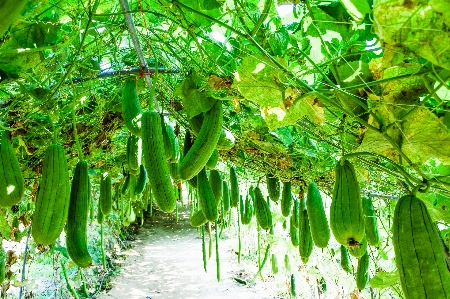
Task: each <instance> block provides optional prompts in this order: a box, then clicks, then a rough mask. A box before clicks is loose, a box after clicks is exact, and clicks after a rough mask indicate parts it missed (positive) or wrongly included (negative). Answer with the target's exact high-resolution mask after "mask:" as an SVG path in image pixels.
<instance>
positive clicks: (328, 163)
mask: <svg viewBox="0 0 450 299" xmlns="http://www.w3.org/2000/svg"><path fill="white" fill-rule="evenodd" d="M122 2H123V3H122ZM122 2H121V6H118V5H111V4H110V3H108V2H102V1H92V2H88V3H87V4H85V5H84V4H75V3H72V2H67V3H59V2H52V1H50V2H49V3H47V4H40V5H33V4H28V5H27V6H26V7H25V9H24V11H23V12H22V19H20V20H19V21H18V22H15V23H14V24H13V25H12V26H11V27H10V31H9V37H10V38H9V39H7V40H4V41H3V42H2V44H1V48H0V71H1V79H0V80H1V85H0V87H1V92H2V107H3V108H2V119H3V120H4V121H5V122H6V124H7V125H8V126H9V127H10V128H11V129H13V130H15V132H14V134H13V135H14V136H15V137H17V138H18V139H19V140H23V141H24V143H23V144H21V146H22V148H23V149H24V153H26V155H24V160H25V161H27V160H29V162H28V163H27V165H29V166H31V168H32V169H34V168H35V167H36V166H37V165H38V164H39V161H40V160H41V158H42V157H43V148H42V146H40V145H42V144H46V143H48V140H50V138H51V134H49V132H50V131H49V130H50V126H49V123H48V120H49V119H52V120H53V122H54V123H55V124H57V126H58V127H60V128H62V130H61V131H62V132H63V134H62V137H63V139H64V140H63V141H64V144H65V145H67V146H68V147H70V146H71V145H72V143H73V141H71V139H72V136H71V133H70V132H71V131H70V129H69V127H70V125H71V122H70V121H67V120H65V119H66V117H67V116H68V115H69V114H70V113H69V110H68V109H67V108H68V105H69V103H71V102H72V101H75V102H76V106H77V122H78V123H79V126H80V128H79V129H80V131H81V136H82V143H83V144H84V147H83V148H84V150H85V151H86V154H88V155H89V154H90V153H91V151H92V150H94V149H104V150H107V151H108V152H110V153H111V151H113V150H114V151H118V152H114V153H113V154H112V155H113V156H123V151H124V146H123V145H120V146H119V145H117V144H114V145H113V146H111V140H113V139H114V138H119V137H118V136H124V135H121V134H122V133H121V132H122V129H123V126H122V125H121V116H120V93H121V87H122V83H121V82H122V79H121V78H122V77H123V76H127V75H131V74H134V75H137V76H138V77H140V76H143V77H144V78H145V80H148V81H147V86H146V85H145V84H141V83H140V85H139V91H140V92H141V100H142V102H143V103H148V102H149V101H152V99H150V98H149V95H150V90H149V88H150V87H151V84H150V81H152V79H151V77H152V76H153V75H154V71H153V70H154V67H158V75H157V77H156V78H155V79H156V81H155V82H154V84H156V88H157V90H158V93H157V95H158V96H157V97H155V99H156V100H157V101H156V103H157V105H160V104H161V105H162V106H163V107H164V110H165V111H167V112H168V113H169V115H170V117H171V118H173V119H174V120H175V121H177V123H178V124H179V125H180V127H181V128H184V129H188V130H189V129H190V128H189V124H188V121H187V115H186V112H185V111H186V110H185V109H183V106H182V105H180V104H181V103H182V101H180V98H178V97H176V96H174V95H173V94H174V92H175V90H176V88H177V86H179V84H180V83H181V82H182V81H183V79H184V78H185V77H186V76H187V75H188V74H189V73H193V72H195V73H197V74H198V75H199V78H201V79H200V80H199V81H198V82H197V84H198V86H197V87H198V88H199V90H200V92H201V93H205V94H208V95H212V96H214V97H218V98H221V100H223V102H224V103H225V105H224V106H225V111H226V112H225V113H226V116H225V121H226V124H225V126H226V127H229V128H230V129H231V131H232V132H233V133H234V135H235V137H236V147H235V148H234V149H233V150H231V151H228V152H223V153H222V156H223V158H224V159H225V160H229V161H233V162H235V163H237V164H239V165H242V166H243V167H252V168H254V170H255V171H259V172H261V173H265V172H268V171H270V170H272V172H274V174H275V175H277V176H279V177H280V178H282V179H284V180H293V181H294V182H298V184H299V186H302V185H304V182H307V181H309V180H311V179H313V178H314V177H318V176H320V177H324V180H325V182H331V181H332V177H333V176H332V175H331V176H330V170H331V169H332V168H333V164H334V161H335V160H336V157H338V156H340V155H342V154H352V155H353V154H354V153H357V152H371V153H373V154H374V155H372V156H368V155H364V156H362V157H361V158H359V157H358V159H359V162H360V163H361V165H362V166H363V167H364V168H367V169H372V167H374V169H376V170H378V171H381V172H384V173H387V174H389V175H393V176H394V177H396V178H398V179H399V180H401V181H404V182H406V183H407V184H409V185H410V186H412V185H415V184H418V183H420V182H422V181H424V180H425V181H427V182H430V183H431V185H432V186H433V187H435V188H437V189H438V190H440V192H444V193H448V192H449V191H448V188H449V184H450V183H449V181H448V179H447V178H446V177H445V176H444V177H440V176H439V175H435V174H431V173H429V171H428V169H429V167H428V166H427V165H428V164H424V163H425V162H427V161H430V159H438V160H439V161H440V163H443V164H444V165H447V164H448V161H449V157H448V153H446V152H445V150H443V151H441V150H439V148H446V146H447V145H448V144H449V142H450V137H449V136H450V133H449V130H448V118H449V117H448V100H447V98H445V96H444V98H442V94H443V92H444V90H445V89H446V88H448V84H447V83H446V82H447V81H448V77H449V75H448V71H447V70H446V69H445V68H446V64H445V63H440V61H443V62H445V59H444V58H445V55H443V56H442V59H441V60H436V61H433V62H432V63H434V64H430V63H425V64H424V63H423V59H424V58H425V59H426V57H428V56H427V55H428V54H423V53H422V52H420V51H416V49H412V48H411V47H410V46H409V45H410V44H411V43H408V46H407V47H405V48H402V47H401V43H402V42H403V41H398V40H395V39H394V40H393V39H389V38H384V37H385V36H388V34H390V33H389V32H390V31H389V32H388V31H386V30H385V31H383V28H388V27H383V26H384V23H383V22H387V20H386V19H383V18H380V17H378V15H380V14H382V13H383V12H384V11H385V10H386V9H389V8H388V7H386V5H387V4H380V5H378V6H377V7H376V8H375V9H374V11H375V17H376V18H375V24H376V26H377V32H375V33H377V34H378V35H376V34H375V33H374V32H372V31H371V30H370V26H371V25H372V24H371V21H370V20H369V19H367V18H365V19H364V18H359V17H357V16H356V15H354V14H352V13H350V14H349V11H348V10H346V7H345V6H343V5H342V4H340V3H339V2H331V3H325V2H324V3H322V2H320V1H319V2H312V1H306V2H304V3H299V4H295V5H293V6H291V7H290V13H289V17H288V18H281V17H280V15H279V13H278V11H277V9H280V7H282V5H283V4H286V3H281V2H278V3H277V2H276V1H271V0H267V1H245V2H242V1H226V2H219V1H199V2H195V3H191V2H190V1H156V0H151V1H131V2H130V4H129V6H127V4H126V1H122ZM421 7H422V6H421V5H419V4H417V7H416V9H421ZM432 8H433V9H436V13H439V12H440V8H439V7H438V6H436V7H435V6H432ZM359 9H362V8H359ZM362 11H363V9H362ZM63 15H64V16H65V18H63V19H61V18H60V16H63ZM383 16H384V15H383ZM424 18H425V19H426V18H427V16H424ZM32 19H34V20H38V21H37V22H35V23H30V22H26V21H30V20H32ZM352 19H353V20H356V21H357V22H360V24H361V25H355V23H352V22H350V20H352ZM417 22H422V21H421V20H417ZM125 24H126V26H124V25H125ZM329 24H335V27H334V28H332V30H331V31H332V32H331V33H328V34H326V33H327V30H328V31H330V27H328V25H329ZM421 24H428V23H426V22H422V23H421ZM430 24H431V23H430ZM439 24H440V23H439V22H438V21H437V22H435V23H432V25H433V26H435V27H436V28H435V29H433V30H437V32H441V31H439V28H438V26H440V25H439ZM386 26H389V25H386ZM424 26H425V25H424ZM427 26H428V25H427ZM433 28H434V27H433ZM404 30H407V28H406V27H405V29H404ZM417 30H420V28H418V29H417ZM380 32H382V33H380ZM417 32H419V31H417ZM333 34H334V35H333ZM439 34H441V33H439ZM417 36H419V35H416V37H417ZM430 38H431V37H430ZM432 38H435V39H436V38H443V39H445V38H447V36H446V35H445V34H441V35H433V36H432ZM374 40H375V41H378V42H381V43H379V44H377V46H376V47H373V49H370V48H367V43H368V42H371V43H372V44H374V45H375V42H374ZM394 46H395V47H397V50H396V52H394V50H393V49H394V48H393V47H394ZM22 48H23V49H25V50H24V51H18V49H22ZM380 49H383V51H382V52H377V51H379V50H380ZM399 49H400V50H399ZM409 51H413V52H409ZM405 55H408V59H407V60H405V59H404V57H405ZM418 55H421V56H418ZM402 58H403V60H402ZM155 63H157V64H155ZM148 72H150V73H151V75H152V76H149V75H146V74H147V73H148ZM71 82H72V83H71ZM17 116H20V118H18V117H17ZM19 119H20V121H19ZM421 119H422V120H425V119H427V120H430V121H427V122H426V123H425V122H424V123H421V122H420V121H418V120H421ZM105 122H108V124H109V125H108V126H105ZM410 122H411V123H412V122H413V123H414V125H409V123H410ZM110 123H113V124H114V125H111V124H110ZM84 130H85V132H83V131H84ZM45 132H47V133H45ZM425 132H429V135H427V134H425ZM180 134H181V135H182V134H183V130H181V131H180ZM431 136H438V138H432V137H431ZM102 137H103V138H104V139H103V140H102ZM46 140H47V141H46ZM120 140H121V139H120ZM105 144H109V146H108V147H105ZM94 152H95V150H94ZM379 155H381V156H379ZM119 165H120V163H116V165H115V166H116V167H119ZM274 169H277V170H276V171H274ZM311 169H314V171H311ZM405 175H406V178H405ZM402 178H403V179H404V180H402ZM327 185H328V186H329V185H330V184H329V183H327Z"/></svg>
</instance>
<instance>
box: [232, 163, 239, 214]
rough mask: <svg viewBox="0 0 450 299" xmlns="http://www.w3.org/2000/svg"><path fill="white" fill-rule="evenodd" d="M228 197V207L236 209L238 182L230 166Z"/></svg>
mask: <svg viewBox="0 0 450 299" xmlns="http://www.w3.org/2000/svg"><path fill="white" fill-rule="evenodd" d="M230 196H231V197H230V206H231V207H232V208H236V207H237V206H238V202H239V182H238V176H237V174H236V168H234V166H230Z"/></svg>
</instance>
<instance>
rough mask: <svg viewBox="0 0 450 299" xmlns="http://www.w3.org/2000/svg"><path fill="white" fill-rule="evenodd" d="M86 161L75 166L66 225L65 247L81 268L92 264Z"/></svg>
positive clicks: (89, 197)
mask: <svg viewBox="0 0 450 299" xmlns="http://www.w3.org/2000/svg"><path fill="white" fill-rule="evenodd" d="M90 194H91V191H90V188H89V176H88V165H87V162H86V161H84V160H82V161H79V162H78V163H77V165H76V167H75V172H74V175H73V179H72V189H71V191H70V204H69V214H68V218H67V226H66V247H67V252H68V253H69V256H70V258H71V259H72V261H73V262H74V263H75V264H76V265H77V266H79V267H81V268H87V267H89V266H90V265H92V258H91V256H90V254H89V251H88V247H87V231H86V228H87V219H88V212H89V206H90V204H91V203H90V201H91V196H90Z"/></svg>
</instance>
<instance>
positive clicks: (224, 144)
mask: <svg viewBox="0 0 450 299" xmlns="http://www.w3.org/2000/svg"><path fill="white" fill-rule="evenodd" d="M203 118H204V114H203V113H200V114H198V115H196V116H194V117H192V118H190V119H189V120H188V121H189V124H190V127H191V129H192V132H193V133H194V135H195V136H197V135H198V133H199V132H200V129H201V128H202V123H203ZM234 143H235V138H234V136H233V133H231V132H230V131H229V130H227V129H225V128H222V130H221V131H220V136H219V140H218V141H217V144H216V149H218V150H225V151H227V150H230V149H232V148H233V147H234Z"/></svg>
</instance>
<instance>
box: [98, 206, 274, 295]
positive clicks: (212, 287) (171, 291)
mask: <svg viewBox="0 0 450 299" xmlns="http://www.w3.org/2000/svg"><path fill="white" fill-rule="evenodd" d="M234 244H235V240H233V239H232V238H230V239H225V240H221V241H220V242H219V246H220V250H219V251H220V253H219V254H220V260H221V264H220V266H221V281H220V282H217V279H216V261H215V250H213V255H212V256H211V258H210V259H209V260H208V267H207V269H208V273H205V271H204V270H203V261H202V251H201V239H200V237H199V234H198V233H197V230H196V229H194V228H192V227H191V226H190V225H189V220H188V211H187V210H184V211H182V212H181V213H180V219H179V222H178V223H175V219H174V216H168V215H165V214H163V213H158V212H156V213H155V214H154V215H153V217H152V218H150V219H147V221H146V223H145V224H144V227H142V228H140V230H139V234H138V235H137V239H136V240H135V241H134V244H133V247H132V248H131V249H130V250H128V251H126V252H124V253H125V254H126V255H127V256H128V257H127V262H126V264H125V265H124V267H123V268H122V269H121V273H120V274H119V275H118V276H116V277H114V278H113V280H112V284H113V288H112V289H111V290H109V291H108V293H107V294H101V295H100V296H98V297H97V298H99V299H113V298H114V299H119V298H120V299H191V298H192V299H198V298H207V299H218V298H245V299H273V298H281V297H277V296H276V286H275V285H274V284H273V283H270V282H264V283H263V282H261V281H260V280H258V281H257V282H256V283H255V285H254V286H253V287H251V288H249V287H247V286H245V285H242V284H239V283H237V282H236V281H235V280H234V279H233V277H239V275H244V277H245V278H246V279H249V278H251V277H253V275H254V273H255V272H256V270H257V269H256V267H255V266H254V265H251V264H249V263H246V262H245V261H244V262H242V261H241V264H238V263H237V258H236V254H235V252H234V250H233V247H234ZM206 246H207V248H208V241H207V244H206ZM213 246H215V243H213ZM213 248H215V247H213ZM267 266H268V267H270V263H268V265H267Z"/></svg>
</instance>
